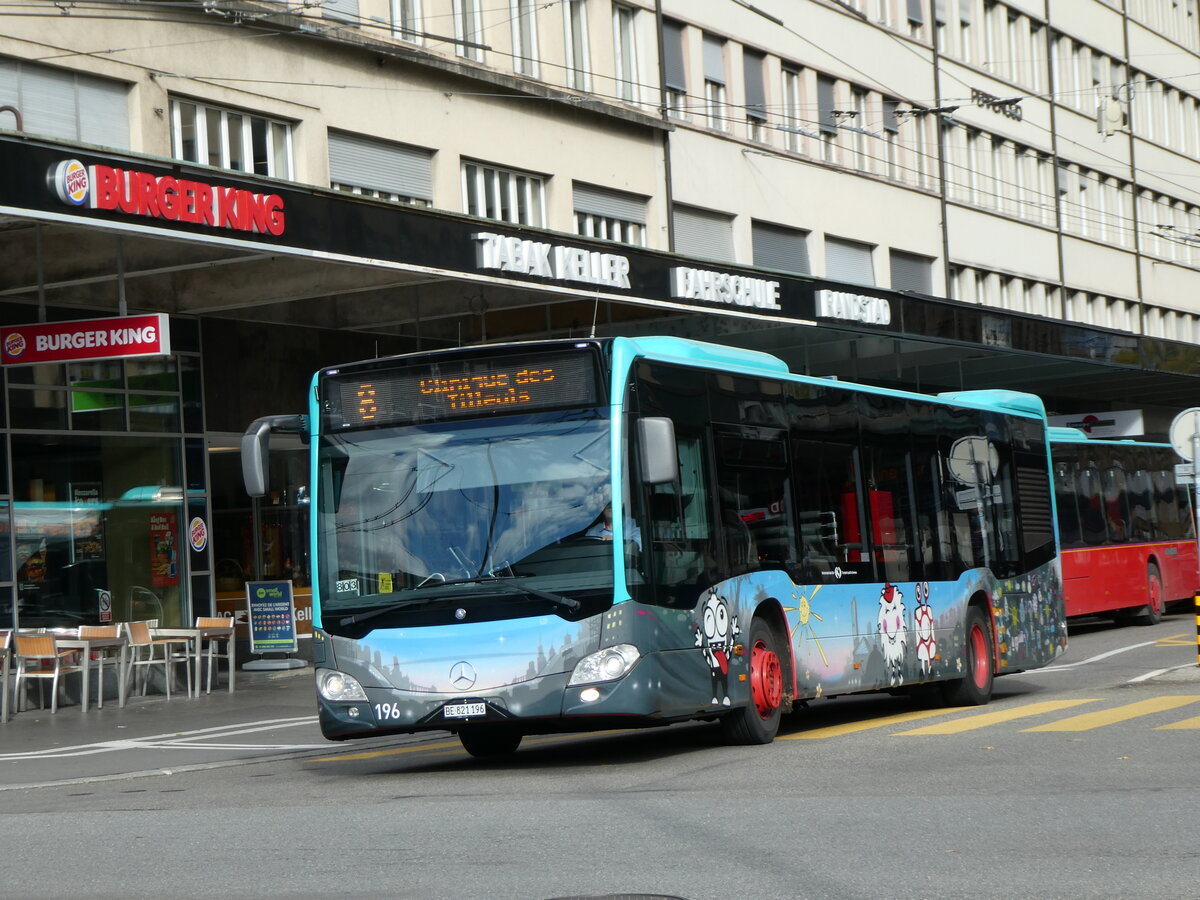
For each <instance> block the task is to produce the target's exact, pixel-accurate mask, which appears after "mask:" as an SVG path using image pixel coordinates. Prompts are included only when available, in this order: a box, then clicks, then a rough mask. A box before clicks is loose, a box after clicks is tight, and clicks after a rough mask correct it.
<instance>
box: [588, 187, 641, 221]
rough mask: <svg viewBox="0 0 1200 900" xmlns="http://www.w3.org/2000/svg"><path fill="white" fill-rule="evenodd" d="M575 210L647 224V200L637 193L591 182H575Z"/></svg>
mask: <svg viewBox="0 0 1200 900" xmlns="http://www.w3.org/2000/svg"><path fill="white" fill-rule="evenodd" d="M575 212H577V213H587V214H589V215H593V216H604V217H605V218H610V219H620V220H621V221H622V222H636V223H637V224H638V225H645V224H646V200H645V198H644V197H639V196H638V195H637V194H626V193H624V192H622V191H613V190H608V189H606V188H598V187H592V186H591V185H589V184H579V183H576V184H575Z"/></svg>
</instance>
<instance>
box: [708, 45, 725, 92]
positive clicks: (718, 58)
mask: <svg viewBox="0 0 1200 900" xmlns="http://www.w3.org/2000/svg"><path fill="white" fill-rule="evenodd" d="M704 79H705V80H706V81H715V82H716V83H717V84H724V83H725V42H724V41H723V40H721V39H720V38H716V37H713V36H712V35H709V34H706V35H705V36H704Z"/></svg>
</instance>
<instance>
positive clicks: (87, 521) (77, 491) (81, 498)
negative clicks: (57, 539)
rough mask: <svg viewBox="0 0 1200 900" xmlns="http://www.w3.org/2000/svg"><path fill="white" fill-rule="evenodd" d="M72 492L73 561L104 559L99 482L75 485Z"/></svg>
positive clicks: (72, 486)
mask: <svg viewBox="0 0 1200 900" xmlns="http://www.w3.org/2000/svg"><path fill="white" fill-rule="evenodd" d="M70 491H71V561H72V562H77V563H78V562H98V561H100V560H102V559H104V522H103V519H102V518H101V511H100V484H99V482H95V483H92V482H87V483H82V484H81V483H78V482H77V483H74V484H72V485H71V486H70Z"/></svg>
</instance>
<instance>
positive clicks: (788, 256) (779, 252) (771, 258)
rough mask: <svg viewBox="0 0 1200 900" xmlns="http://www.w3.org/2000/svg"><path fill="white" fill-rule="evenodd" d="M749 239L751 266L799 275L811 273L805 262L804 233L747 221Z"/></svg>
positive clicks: (779, 226)
mask: <svg viewBox="0 0 1200 900" xmlns="http://www.w3.org/2000/svg"><path fill="white" fill-rule="evenodd" d="M750 239H751V243H752V244H753V247H754V265H755V266H757V267H759V268H763V269H779V270H780V271H783V272H796V273H798V274H800V275H811V274H812V267H811V266H810V265H809V261H808V232H807V231H801V230H799V229H797V228H786V227H784V226H783V225H772V224H769V223H767V222H751V223H750Z"/></svg>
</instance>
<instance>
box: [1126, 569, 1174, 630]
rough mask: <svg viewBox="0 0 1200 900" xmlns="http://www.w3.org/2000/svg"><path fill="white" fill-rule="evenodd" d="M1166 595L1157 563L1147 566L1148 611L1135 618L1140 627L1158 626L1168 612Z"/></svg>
mask: <svg viewBox="0 0 1200 900" xmlns="http://www.w3.org/2000/svg"><path fill="white" fill-rule="evenodd" d="M1165 597H1166V594H1165V593H1164V591H1163V583H1162V574H1161V573H1160V572H1159V571H1158V565H1157V563H1150V564H1149V565H1147V566H1146V609H1145V611H1144V612H1141V613H1139V614H1138V615H1136V616H1134V619H1133V620H1134V621H1135V622H1137V623H1138V624H1139V625H1157V624H1158V623H1159V622H1161V621H1162V619H1163V614H1164V613H1165V612H1166V611H1167V601H1166V599H1165Z"/></svg>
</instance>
